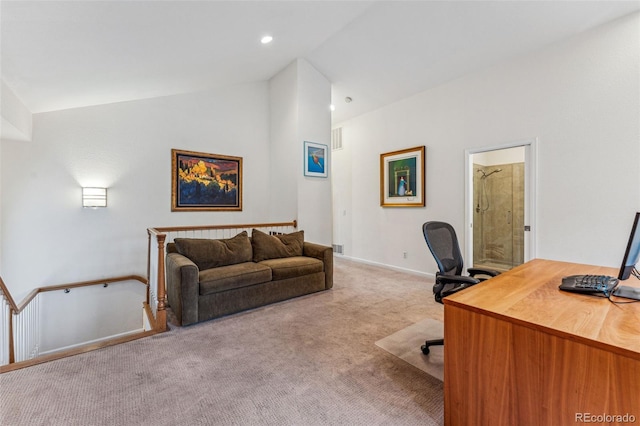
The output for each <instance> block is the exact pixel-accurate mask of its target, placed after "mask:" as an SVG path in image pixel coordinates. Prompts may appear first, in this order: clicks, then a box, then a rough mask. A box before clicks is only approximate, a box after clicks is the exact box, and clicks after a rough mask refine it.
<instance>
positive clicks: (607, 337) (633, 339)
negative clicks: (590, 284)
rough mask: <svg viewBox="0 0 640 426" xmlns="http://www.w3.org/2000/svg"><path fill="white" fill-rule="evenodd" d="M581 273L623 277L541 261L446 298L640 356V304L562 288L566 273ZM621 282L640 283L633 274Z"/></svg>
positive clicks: (610, 270)
mask: <svg viewBox="0 0 640 426" xmlns="http://www.w3.org/2000/svg"><path fill="white" fill-rule="evenodd" d="M579 274H600V275H613V276H617V275H618V271H617V270H616V269H613V268H605V267H599V266H591V265H581V264H575V263H567V262H557V261H551V260H543V259H536V260H532V261H530V262H527V263H525V264H523V265H520V266H518V267H516V268H514V269H512V270H510V271H509V272H506V273H503V274H501V275H499V276H497V277H495V278H492V279H491V280H490V281H486V282H483V283H481V284H477V285H475V286H473V287H471V288H469V289H467V290H463V291H461V292H460V293H456V294H453V295H451V296H449V297H446V298H445V299H444V304H445V305H450V306H456V307H462V308H465V309H467V310H471V311H475V312H478V313H482V314H485V315H489V316H493V317H496V318H500V319H505V320H508V321H510V322H513V323H517V324H520V325H523V326H525V327H529V328H532V329H535V330H540V331H544V332H545V333H548V334H552V335H556V336H559V337H563V338H569V339H571V340H574V341H579V342H580V341H581V342H583V343H585V344H588V345H589V346H593V347H600V348H602V349H606V350H607V351H612V352H616V353H619V354H621V355H624V356H627V357H630V358H634V359H638V360H640V302H637V303H631V304H613V303H611V302H609V301H608V300H607V299H606V298H601V297H596V296H588V295H582V294H576V293H570V292H565V291H561V290H559V289H558V286H559V285H560V282H561V281H562V277H564V276H567V275H579ZM621 284H622V285H627V286H634V287H640V281H638V280H636V279H635V278H633V277H632V278H631V279H629V280H626V281H622V283H621ZM616 300H620V301H625V300H627V299H621V298H616Z"/></svg>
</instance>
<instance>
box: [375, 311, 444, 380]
mask: <svg viewBox="0 0 640 426" xmlns="http://www.w3.org/2000/svg"><path fill="white" fill-rule="evenodd" d="M443 335H444V324H443V323H442V322H440V321H436V320H433V319H431V318H425V319H423V320H422V321H420V322H417V323H415V324H412V325H410V326H409V327H406V328H403V329H402V330H400V331H397V332H395V333H393V334H392V335H391V336H387V337H385V338H384V339H380V340H378V341H377V342H376V346H379V347H380V348H382V349H384V350H385V351H387V352H389V353H391V354H393V355H395V356H397V357H398V358H400V359H402V360H404V361H406V362H408V363H409V364H411V365H413V366H414V367H417V368H419V369H420V370H422V371H424V372H425V373H427V374H429V375H431V376H433V377H435V378H436V379H438V380H440V381H443V380H444V347H443V346H431V347H430V348H429V350H430V352H429V355H424V354H423V353H422V350H421V349H420V347H421V346H422V345H424V342H425V340H431V339H441V338H442V336H443Z"/></svg>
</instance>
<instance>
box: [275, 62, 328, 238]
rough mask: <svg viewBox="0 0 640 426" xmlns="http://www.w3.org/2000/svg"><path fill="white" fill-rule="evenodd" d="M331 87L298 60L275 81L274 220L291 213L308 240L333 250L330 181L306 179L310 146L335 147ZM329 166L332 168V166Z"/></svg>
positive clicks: (320, 76)
mask: <svg viewBox="0 0 640 426" xmlns="http://www.w3.org/2000/svg"><path fill="white" fill-rule="evenodd" d="M330 103H331V85H330V83H329V81H328V80H327V79H326V78H325V77H324V76H322V74H320V73H319V72H318V71H317V70H315V69H314V68H313V67H312V66H311V65H309V63H308V62H306V61H304V60H301V59H298V60H296V61H294V62H292V63H291V64H290V65H289V66H287V67H286V68H285V69H284V70H282V71H281V72H279V73H278V74H277V75H276V76H274V77H273V78H272V79H271V81H270V112H271V132H270V135H271V157H270V160H271V165H272V174H271V185H270V186H271V190H272V192H271V198H270V208H269V211H270V216H271V217H272V219H273V220H276V218H275V217H274V216H278V215H280V216H281V215H282V212H291V218H292V219H293V218H297V219H298V229H300V230H304V231H305V240H307V241H312V242H315V243H319V244H325V245H331V242H332V203H331V170H329V178H318V177H308V176H304V170H303V150H304V141H310V142H316V143H323V144H326V145H327V146H329V145H330V139H331V112H330V110H329V104H330ZM327 164H329V163H327Z"/></svg>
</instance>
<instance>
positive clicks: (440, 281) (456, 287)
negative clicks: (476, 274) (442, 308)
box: [433, 274, 480, 303]
mask: <svg viewBox="0 0 640 426" xmlns="http://www.w3.org/2000/svg"><path fill="white" fill-rule="evenodd" d="M479 282H480V280H478V279H476V278H472V277H465V276H462V275H439V274H438V275H436V283H435V285H434V286H433V294H434V297H435V299H436V302H438V303H442V299H443V298H444V297H447V296H450V295H452V294H454V293H457V292H459V291H460V290H464V289H465V288H468V287H471V286H473V285H476V284H478V283H479Z"/></svg>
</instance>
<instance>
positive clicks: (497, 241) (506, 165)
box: [465, 141, 535, 272]
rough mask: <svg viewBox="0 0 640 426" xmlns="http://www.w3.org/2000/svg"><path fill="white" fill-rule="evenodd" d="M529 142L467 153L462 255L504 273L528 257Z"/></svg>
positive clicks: (530, 203) (531, 158)
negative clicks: (465, 226) (464, 248)
mask: <svg viewBox="0 0 640 426" xmlns="http://www.w3.org/2000/svg"><path fill="white" fill-rule="evenodd" d="M534 152H535V141H524V142H519V143H514V144H510V145H507V146H500V147H493V148H485V149H479V150H475V151H467V153H466V162H467V194H466V200H467V202H466V212H467V214H466V216H467V224H468V227H467V229H468V230H469V232H467V233H466V234H467V237H466V255H465V256H466V259H468V261H467V263H468V265H470V266H474V267H481V268H488V269H494V270H498V271H502V272H503V271H507V270H509V269H511V268H514V267H516V266H518V265H520V264H522V263H524V262H526V261H527V260H530V259H531V258H533V256H534V255H533V253H534V248H533V242H534V239H533V238H532V237H531V232H532V229H533V227H532V225H531V224H532V220H533V215H532V214H531V212H532V211H533V200H534V197H533V188H534V185H533V182H534V181H535V180H534V178H533V177H534V175H533V174H534V171H535V167H533V165H534V155H533V153H534Z"/></svg>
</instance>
